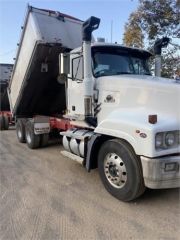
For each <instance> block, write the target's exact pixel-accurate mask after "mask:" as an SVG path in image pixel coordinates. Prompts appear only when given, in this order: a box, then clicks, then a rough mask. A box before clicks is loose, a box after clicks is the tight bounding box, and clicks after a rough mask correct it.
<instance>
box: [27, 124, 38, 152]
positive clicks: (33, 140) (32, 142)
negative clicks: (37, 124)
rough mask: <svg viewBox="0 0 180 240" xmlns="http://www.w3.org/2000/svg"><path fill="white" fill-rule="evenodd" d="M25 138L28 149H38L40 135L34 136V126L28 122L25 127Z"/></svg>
mask: <svg viewBox="0 0 180 240" xmlns="http://www.w3.org/2000/svg"><path fill="white" fill-rule="evenodd" d="M25 138H26V143H27V145H28V147H29V148H31V149H35V148H38V147H40V135H35V133H34V124H33V123H32V122H30V121H27V122H26V125H25Z"/></svg>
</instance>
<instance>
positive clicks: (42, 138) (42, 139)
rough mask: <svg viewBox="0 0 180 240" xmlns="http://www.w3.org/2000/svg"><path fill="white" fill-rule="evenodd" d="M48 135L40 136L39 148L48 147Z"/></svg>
mask: <svg viewBox="0 0 180 240" xmlns="http://www.w3.org/2000/svg"><path fill="white" fill-rule="evenodd" d="M48 140H49V133H45V134H41V136H40V146H41V147H46V146H47V145H48Z"/></svg>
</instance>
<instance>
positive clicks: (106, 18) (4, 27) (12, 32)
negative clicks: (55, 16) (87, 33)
mask: <svg viewBox="0 0 180 240" xmlns="http://www.w3.org/2000/svg"><path fill="white" fill-rule="evenodd" d="M28 3H29V5H32V6H34V7H39V8H45V9H51V10H55V11H59V12H62V13H66V14H69V15H72V16H74V17H77V18H80V19H82V20H86V19H87V18H89V17H90V16H96V17H99V18H101V24H100V27H99V29H98V30H97V31H96V32H94V35H95V37H104V38H105V39H106V41H111V23H112V26H113V27H112V30H113V34H112V36H113V38H112V40H113V42H118V43H122V38H123V32H124V24H125V22H127V20H128V17H129V15H130V13H131V12H132V11H134V10H135V9H136V8H137V6H138V0H113V1H111V0H91V1H85V0H84V1H83V0H81V1H79V0H36V1H31V0H29V1H26V0H0V63H13V62H14V61H13V58H14V57H15V56H16V50H17V43H18V42H19V38H20V33H21V29H20V28H21V26H22V25H23V21H24V16H25V13H26V8H27V4H28Z"/></svg>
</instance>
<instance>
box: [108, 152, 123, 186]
mask: <svg viewBox="0 0 180 240" xmlns="http://www.w3.org/2000/svg"><path fill="white" fill-rule="evenodd" d="M104 172H105V176H106V178H107V180H108V181H109V183H110V184H111V185H112V186H113V187H116V188H122V187H123V186H124V185H125V184H126V181H127V170H126V166H125V164H124V162H123V160H122V159H121V158H120V157H119V156H118V155H117V154H116V153H109V154H107V156H106V158H105V161H104Z"/></svg>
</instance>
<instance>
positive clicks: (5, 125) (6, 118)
mask: <svg viewBox="0 0 180 240" xmlns="http://www.w3.org/2000/svg"><path fill="white" fill-rule="evenodd" d="M8 129H9V118H8V116H4V130H8Z"/></svg>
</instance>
